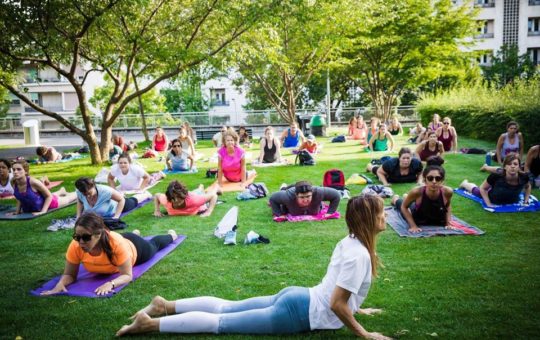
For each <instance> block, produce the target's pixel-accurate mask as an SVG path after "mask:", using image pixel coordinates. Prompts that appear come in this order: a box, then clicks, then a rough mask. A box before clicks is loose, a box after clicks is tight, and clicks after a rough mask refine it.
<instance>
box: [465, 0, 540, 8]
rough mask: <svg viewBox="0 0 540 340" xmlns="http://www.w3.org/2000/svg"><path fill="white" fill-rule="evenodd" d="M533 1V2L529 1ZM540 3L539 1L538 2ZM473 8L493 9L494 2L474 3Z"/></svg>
mask: <svg viewBox="0 0 540 340" xmlns="http://www.w3.org/2000/svg"><path fill="white" fill-rule="evenodd" d="M529 1H533V0H529ZM538 1H539V2H540V0H538ZM474 7H482V8H490V7H495V2H475V3H474Z"/></svg>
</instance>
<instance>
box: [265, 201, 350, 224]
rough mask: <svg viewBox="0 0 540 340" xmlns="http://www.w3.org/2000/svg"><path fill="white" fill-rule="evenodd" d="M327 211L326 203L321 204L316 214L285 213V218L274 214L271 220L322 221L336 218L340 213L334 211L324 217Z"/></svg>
mask: <svg viewBox="0 0 540 340" xmlns="http://www.w3.org/2000/svg"><path fill="white" fill-rule="evenodd" d="M327 212H328V204H323V206H322V209H321V211H319V213H318V214H317V215H297V216H295V215H291V214H287V215H285V218H282V217H280V216H274V218H273V220H274V222H303V221H324V220H330V219H337V218H340V217H341V215H340V214H339V211H335V212H334V213H333V214H331V215H330V216H328V217H325V216H324V215H325V214H326V213H327Z"/></svg>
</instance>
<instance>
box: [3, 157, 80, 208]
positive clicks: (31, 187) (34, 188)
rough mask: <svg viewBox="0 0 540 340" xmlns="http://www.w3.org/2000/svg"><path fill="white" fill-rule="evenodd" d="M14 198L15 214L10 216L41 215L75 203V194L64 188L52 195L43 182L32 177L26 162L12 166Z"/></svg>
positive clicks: (16, 162)
mask: <svg viewBox="0 0 540 340" xmlns="http://www.w3.org/2000/svg"><path fill="white" fill-rule="evenodd" d="M11 169H12V171H13V179H12V180H11V186H12V187H13V196H15V198H16V199H17V207H16V209H15V212H13V213H10V215H19V214H22V213H32V214H33V215H41V214H44V213H46V212H47V211H48V210H49V209H56V208H62V207H65V206H67V205H69V204H70V203H72V202H73V201H75V198H76V196H75V193H74V192H67V191H66V189H64V188H63V187H62V188H60V190H58V191H56V192H54V193H51V192H50V191H49V189H47V187H46V186H45V184H43V182H42V181H40V180H37V179H35V178H33V177H30V168H29V166H28V163H27V162H26V161H24V160H20V161H15V162H14V163H13V165H12V166H11Z"/></svg>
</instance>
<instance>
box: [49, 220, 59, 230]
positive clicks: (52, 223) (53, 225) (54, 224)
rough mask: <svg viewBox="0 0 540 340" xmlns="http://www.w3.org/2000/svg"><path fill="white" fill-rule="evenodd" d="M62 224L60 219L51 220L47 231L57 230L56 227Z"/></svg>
mask: <svg viewBox="0 0 540 340" xmlns="http://www.w3.org/2000/svg"><path fill="white" fill-rule="evenodd" d="M62 224H63V221H62V220H56V219H55V220H51V225H50V226H48V227H47V231H58V229H61V228H62Z"/></svg>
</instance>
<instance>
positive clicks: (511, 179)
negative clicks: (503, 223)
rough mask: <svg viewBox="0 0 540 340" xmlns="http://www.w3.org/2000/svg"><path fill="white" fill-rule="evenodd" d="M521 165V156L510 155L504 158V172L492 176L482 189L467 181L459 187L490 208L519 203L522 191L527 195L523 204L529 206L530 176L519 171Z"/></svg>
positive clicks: (483, 184) (481, 186)
mask: <svg viewBox="0 0 540 340" xmlns="http://www.w3.org/2000/svg"><path fill="white" fill-rule="evenodd" d="M519 165H520V161H519V156H518V155H517V154H516V153H509V154H508V155H507V156H506V157H505V158H504V161H503V167H502V171H501V172H500V173H492V174H490V175H489V176H488V178H487V179H486V180H485V181H484V182H483V183H482V185H480V187H477V186H476V185H475V184H474V183H470V182H469V181H468V180H466V179H465V180H463V182H461V184H460V185H459V187H460V188H463V189H465V190H467V191H468V192H470V193H472V194H473V195H475V196H477V197H480V198H482V199H483V200H484V202H485V203H486V205H487V206H488V207H493V206H494V205H500V204H514V203H518V202H519V196H520V194H521V192H522V191H524V193H525V196H524V198H523V203H524V204H529V196H530V195H531V183H530V182H529V176H528V175H527V174H526V173H524V172H522V171H521V170H520V169H519Z"/></svg>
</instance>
